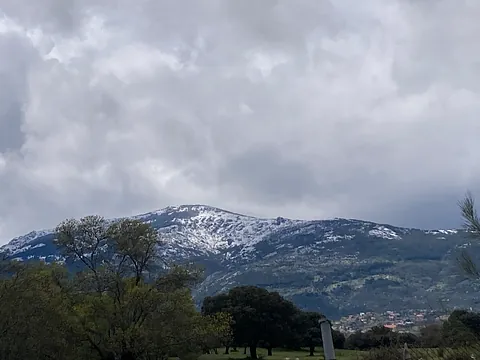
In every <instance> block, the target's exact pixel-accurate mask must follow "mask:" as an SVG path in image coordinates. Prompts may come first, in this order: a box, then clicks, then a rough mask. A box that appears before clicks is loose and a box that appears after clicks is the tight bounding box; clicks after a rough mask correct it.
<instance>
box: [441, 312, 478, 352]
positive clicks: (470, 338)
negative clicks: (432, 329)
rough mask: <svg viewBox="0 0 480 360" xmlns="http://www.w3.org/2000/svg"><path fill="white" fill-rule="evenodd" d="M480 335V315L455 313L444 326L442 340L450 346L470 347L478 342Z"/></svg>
mask: <svg viewBox="0 0 480 360" xmlns="http://www.w3.org/2000/svg"><path fill="white" fill-rule="evenodd" d="M479 335H480V314H478V313H474V312H470V311H466V310H455V311H453V312H452V313H451V314H450V316H449V317H448V320H447V321H445V322H444V323H443V324H442V338H443V341H444V342H445V343H447V344H448V345H450V346H468V345H471V344H473V343H476V342H478V339H479Z"/></svg>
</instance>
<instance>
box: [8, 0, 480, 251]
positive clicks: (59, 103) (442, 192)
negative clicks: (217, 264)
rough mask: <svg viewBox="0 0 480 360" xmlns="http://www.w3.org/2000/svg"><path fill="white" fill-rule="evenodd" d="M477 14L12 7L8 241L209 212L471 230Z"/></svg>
mask: <svg viewBox="0 0 480 360" xmlns="http://www.w3.org/2000/svg"><path fill="white" fill-rule="evenodd" d="M479 18H480V1H478V0H470V1H468V0H448V1H447V0H389V1H385V0H367V1H358V0H331V1H319V0H310V1H306V0H295V1H292V0H284V1H273V0H262V1H241V0H231V1H223V0H208V1H182V0H169V1H163V0H135V1H131V0H36V1H32V0H16V1H12V0H0V54H1V56H0V84H1V86H0V243H4V242H6V241H7V240H9V239H10V238H11V237H13V236H15V235H21V234H23V233H26V232H28V231H30V230H33V229H41V228H48V227H53V226H55V225H56V224H57V223H58V222H60V221H61V220H63V219H65V218H67V217H79V216H83V215H88V214H101V215H104V216H106V217H113V216H123V215H131V214H137V213H140V212H146V211H150V210H154V209H158V208H162V207H165V206H168V205H175V204H192V203H202V204H209V205H213V206H217V207H222V208H225V209H229V210H233V211H238V212H243V213H247V214H252V215H259V216H268V217H270V216H272V217H273V216H275V217H276V216H280V215H281V216H285V217H294V218H309V219H311V218H330V217H354V218H360V219H367V220H373V221H378V222H387V223H391V224H394V225H406V226H414V227H422V228H435V227H439V228H446V227H456V226H459V225H460V224H461V221H460V219H459V216H458V208H457V201H458V200H459V199H460V198H461V197H462V196H463V194H464V193H465V192H466V191H467V190H471V191H472V192H473V193H474V194H479V193H478V192H477V189H480V187H479V185H480V181H479V180H480V163H479V161H478V160H479V154H480V153H479V150H480V139H479V135H480V22H479V21H478V19H479Z"/></svg>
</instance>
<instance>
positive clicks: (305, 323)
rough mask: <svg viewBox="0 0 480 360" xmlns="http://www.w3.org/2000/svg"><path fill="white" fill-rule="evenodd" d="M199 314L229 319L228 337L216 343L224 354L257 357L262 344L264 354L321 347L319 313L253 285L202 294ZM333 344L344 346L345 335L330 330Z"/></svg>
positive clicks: (269, 354)
mask: <svg viewBox="0 0 480 360" xmlns="http://www.w3.org/2000/svg"><path fill="white" fill-rule="evenodd" d="M202 314H203V315H204V316H215V315H218V314H227V315H228V316H229V317H230V318H231V336H230V337H228V338H226V339H224V341H223V342H222V343H217V347H220V346H224V347H225V353H226V354H228V353H229V350H230V348H235V349H236V348H237V347H243V348H244V353H245V354H246V353H247V348H248V349H249V355H250V358H252V359H256V358H257V348H258V347H263V348H266V349H267V351H268V356H271V355H272V354H273V349H274V348H288V349H291V350H300V349H301V348H308V349H309V352H310V355H311V356H313V355H314V351H315V347H317V346H322V335H321V330H320V320H321V319H323V318H324V316H323V314H321V313H318V312H311V311H303V310H300V309H299V308H297V307H296V306H295V305H294V304H293V303H292V302H291V301H288V300H286V299H285V298H283V297H282V296H281V295H280V294H279V293H278V292H269V291H267V290H266V289H263V288H259V287H255V286H239V287H235V288H233V289H231V290H230V291H228V292H225V293H221V294H218V295H215V296H210V297H206V298H205V299H204V301H203V306H202ZM332 335H333V341H334V346H335V347H336V348H338V349H341V348H343V347H344V343H345V336H344V335H343V334H342V333H341V332H339V331H336V330H333V331H332Z"/></svg>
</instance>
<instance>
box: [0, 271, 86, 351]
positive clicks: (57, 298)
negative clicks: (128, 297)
mask: <svg viewBox="0 0 480 360" xmlns="http://www.w3.org/2000/svg"><path fill="white" fill-rule="evenodd" d="M11 265H12V266H9V268H8V273H9V275H10V276H9V277H8V278H3V279H1V280H0V301H1V302H2V306H1V307H0V335H1V336H0V359H2V360H3V359H10V360H16V359H19V360H20V359H22V360H29V359H32V360H33V359H54V358H62V359H74V358H75V357H76V356H77V355H78V352H77V348H78V346H79V345H80V344H79V341H78V338H76V337H75V336H74V331H73V327H74V325H73V324H72V322H71V321H70V318H69V311H70V305H71V304H70V301H69V299H68V297H67V296H66V295H65V293H64V292H63V291H62V289H61V287H60V286H59V285H58V284H59V282H62V281H65V279H66V276H67V275H66V272H65V271H64V269H63V268H61V267H58V266H46V265H43V264H41V263H40V264H29V265H24V264H18V263H17V264H14V263H13V264H11ZM47 334H48V336H46V335H47Z"/></svg>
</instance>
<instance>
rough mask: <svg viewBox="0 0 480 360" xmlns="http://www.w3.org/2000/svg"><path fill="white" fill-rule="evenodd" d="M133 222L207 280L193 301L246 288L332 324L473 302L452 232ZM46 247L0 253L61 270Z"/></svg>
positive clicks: (175, 213) (202, 214)
mask: <svg viewBox="0 0 480 360" xmlns="http://www.w3.org/2000/svg"><path fill="white" fill-rule="evenodd" d="M134 218H136V219H139V220H142V221H145V222H148V223H150V224H152V226H153V227H154V228H156V229H157V230H158V231H159V233H160V235H161V237H162V238H163V239H164V241H165V245H164V246H163V247H162V248H161V249H160V252H161V255H162V257H163V258H164V259H165V260H167V261H170V262H177V263H178V262H180V263H181V262H185V261H194V262H196V263H199V264H202V265H203V266H204V267H205V274H206V279H205V281H204V282H203V283H202V284H201V285H200V286H199V287H198V289H196V291H195V295H196V297H197V298H198V299H199V300H201V298H203V297H204V296H205V295H209V294H213V293H216V292H218V291H223V290H227V289H228V288H230V287H232V286H236V285H241V284H251V285H258V286H263V287H266V288H269V289H274V290H277V291H279V292H281V293H282V294H284V295H285V296H287V297H289V298H291V299H292V300H294V301H295V302H296V303H297V304H298V305H299V306H302V307H306V308H311V309H320V310H322V311H324V312H326V313H327V314H329V315H331V316H338V315H340V314H345V313H351V312H357V311H363V310H374V311H378V310H385V309H386V308H391V309H404V308H425V307H427V306H428V307H438V306H445V302H447V303H448V306H454V305H458V306H475V304H476V302H477V297H476V296H475V293H472V291H471V290H472V289H471V287H472V286H474V285H472V284H471V283H470V282H468V281H465V279H464V277H462V276H461V275H459V273H458V271H457V269H456V266H455V263H454V261H453V259H454V258H455V255H456V253H457V251H458V250H457V249H458V248H460V247H464V246H465V243H467V240H466V239H465V236H464V234H463V233H462V232H459V231H456V230H438V231H422V230H417V229H405V228H399V227H394V226H390V225H384V224H376V223H372V222H366V221H360V220H348V219H332V220H318V221H304V220H291V219H285V218H282V217H278V218H276V219H259V218H255V217H250V216H245V215H241V214H235V213H232V212H228V211H225V210H221V209H217V208H214V207H210V206H205V205H184V206H172V207H167V208H165V209H162V210H158V211H154V212H149V213H146V214H141V215H137V216H135V217H134ZM53 238H54V234H53V230H42V231H32V232H31V233H29V234H27V235H24V236H20V237H17V238H15V239H13V240H12V241H10V242H9V243H8V244H7V245H5V246H3V248H2V250H4V251H8V252H9V253H10V256H11V257H12V258H15V259H18V260H21V261H28V260H31V259H42V260H44V261H47V262H51V261H62V260H64V259H63V257H62V256H61V254H59V253H58V251H57V249H56V248H55V246H54V245H53ZM469 290H470V291H469ZM440 301H441V302H443V303H442V304H440Z"/></svg>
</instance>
